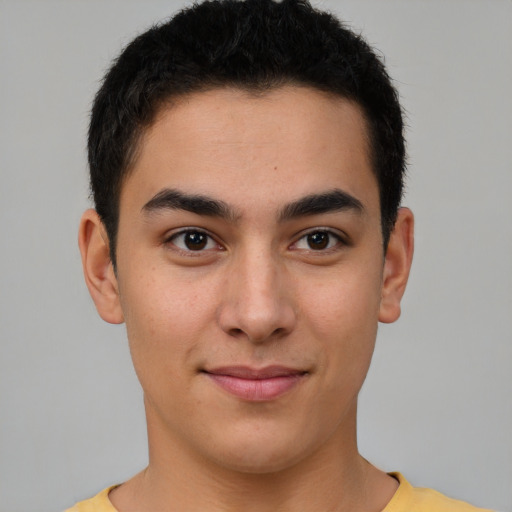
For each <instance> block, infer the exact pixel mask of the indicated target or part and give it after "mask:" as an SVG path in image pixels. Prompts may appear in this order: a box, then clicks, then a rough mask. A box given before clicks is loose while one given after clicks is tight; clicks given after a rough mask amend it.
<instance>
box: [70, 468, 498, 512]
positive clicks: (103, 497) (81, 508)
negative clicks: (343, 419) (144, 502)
mask: <svg viewBox="0 0 512 512" xmlns="http://www.w3.org/2000/svg"><path fill="white" fill-rule="evenodd" d="M390 475H392V476H393V477H395V478H396V479H397V480H398V481H399V482H400V485H399V486H398V489H397V491H396V492H395V494H394V495H393V497H392V498H391V501H390V502H389V503H388V504H387V505H386V507H385V508H384V510H383V511H382V512H492V511H491V510H488V509H483V508H477V507H473V506H472V505H469V504H468V503H464V502H463V501H458V500H453V499H451V498H447V497H446V496H444V495H442V494H441V493H439V492H437V491H434V490H432V489H423V488H421V487H413V486H412V485H411V484H410V483H409V482H408V481H407V480H406V479H405V478H404V477H403V476H402V475H401V474H400V473H390ZM114 487H117V486H115V485H114V486H113V487H108V488H107V489H105V490H103V491H101V492H100V493H99V494H97V495H96V496H94V498H91V499H89V500H85V501H81V502H80V503H77V504H76V505H75V506H74V507H71V508H69V509H68V510H66V511H65V512H118V511H117V510H116V509H115V508H114V506H113V505H112V503H110V500H109V499H108V493H109V492H110V491H111V490H112V489H113V488H114Z"/></svg>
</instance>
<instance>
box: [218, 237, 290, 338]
mask: <svg viewBox="0 0 512 512" xmlns="http://www.w3.org/2000/svg"><path fill="white" fill-rule="evenodd" d="M288 291H289V290H288ZM288 291H287V290H286V272H285V269H284V268H283V266H282V264H281V263H280V260H279V258H278V257H277V255H276V254H274V252H273V251H272V248H271V247H270V246H269V245H265V244H257V243H252V244H250V243H249V244H247V245H246V247H245V248H244V249H242V250H240V251H239V253H238V254H237V255H236V257H234V258H233V262H232V268H230V274H229V277H228V283H227V290H226V294H225V300H224V301H223V304H222V310H221V314H220V319H221V325H222V328H223V329H224V330H225V331H226V332H228V333H229V334H231V335H236V336H245V337H247V338H248V339H249V340H250V341H253V342H258V341H259V342H261V341H264V340H266V339H268V338H270V337H275V336H277V335H282V334H284V333H286V332H289V331H290V330H291V329H293V325H294V323H295V314H294V311H293V306H292V304H291V301H290V300H289V293H288Z"/></svg>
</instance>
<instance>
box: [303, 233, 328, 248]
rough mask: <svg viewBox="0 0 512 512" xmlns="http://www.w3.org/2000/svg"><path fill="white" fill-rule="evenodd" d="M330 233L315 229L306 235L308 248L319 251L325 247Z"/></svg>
mask: <svg viewBox="0 0 512 512" xmlns="http://www.w3.org/2000/svg"><path fill="white" fill-rule="evenodd" d="M330 237H331V235H330V234H329V233H327V232H326V231H316V232H315V233H310V234H309V235H307V242H308V246H309V248H310V249H312V250H313V251H321V250H322V249H325V248H326V247H327V246H328V245H329V242H330Z"/></svg>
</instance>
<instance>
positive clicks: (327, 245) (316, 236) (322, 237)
mask: <svg viewBox="0 0 512 512" xmlns="http://www.w3.org/2000/svg"><path fill="white" fill-rule="evenodd" d="M343 245H345V244H344V243H343V239H342V238H341V236H339V235H338V234H336V233H334V232H333V231H330V230H328V229H317V230H316V231H310V232H309V233H306V234H305V235H304V236H302V237H301V238H299V239H298V240H297V241H296V242H295V243H294V244H293V248H294V249H295V250H301V251H326V250H329V249H334V248H336V247H337V246H340V247H341V246H343Z"/></svg>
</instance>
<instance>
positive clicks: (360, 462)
mask: <svg viewBox="0 0 512 512" xmlns="http://www.w3.org/2000/svg"><path fill="white" fill-rule="evenodd" d="M349 416H350V417H351V418H352V420H351V421H350V422H347V424H346V425H344V426H343V427H344V428H340V429H338V430H337V431H336V432H335V433H333V435H332V436H331V438H330V439H329V440H327V441H326V442H325V443H324V445H323V446H320V447H318V449H316V450H315V451H314V452H313V453H311V454H307V455H306V456H304V457H303V458H302V459H301V460H299V461H293V462H292V463H288V464H286V465H284V467H282V468H278V469H275V468H274V469H273V470H271V471H261V470H260V471H257V472H255V471H253V472H250V471H240V470H237V469H236V468H230V467H227V466H226V465H225V464H224V465H222V464H219V463H217V462H216V461H211V460H208V459H205V458H202V457H200V456H198V455H197V454H196V453H194V452H192V451H190V450H189V449H187V445H186V443H183V442H182V441H181V440H179V439H174V438H173V437H172V436H169V435H168V434H167V433H166V432H165V429H163V428H161V426H160V425H159V422H158V420H154V421H153V420H151V421H148V438H149V440H150V442H149V448H150V450H149V453H150V462H149V465H148V467H147V468H146V469H145V470H144V471H143V472H141V473H139V474H138V475H137V476H136V477H134V478H133V479H132V480H130V481H129V482H127V483H126V484H123V485H122V486H121V487H119V488H117V489H116V490H115V491H113V492H112V493H111V495H110V499H111V501H112V503H113V504H114V506H115V507H116V508H117V509H118V510H119V512H132V511H135V510H137V511H139V512H140V511H145V510H158V511H159V512H175V511H179V510H209V511H222V512H231V511H237V512H238V511H240V510H244V511H247V512H252V511H255V512H256V511H257V512H267V511H269V512H270V511H272V512H277V511H280V512H285V511H297V510H301V511H311V512H317V511H318V510H329V511H333V512H334V511H336V512H345V511H347V512H348V511H350V512H357V511H359V510H361V511H362V510H364V511H365V512H366V511H373V510H375V511H380V510H382V509H383V508H384V506H385V505H386V503H387V502H388V501H389V499H391V496H392V495H393V493H394V491H395V490H396V482H394V480H392V479H391V478H390V477H387V475H385V474H384V473H382V472H380V471H378V470H376V469H375V468H374V467H373V466H371V465H370V464H369V463H368V462H367V461H366V460H364V459H363V458H362V457H361V456H360V455H359V453H358V450H357V441H356V421H355V418H356V406H355V404H354V411H353V412H351V414H350V415H349ZM393 482H394V483H393Z"/></svg>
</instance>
